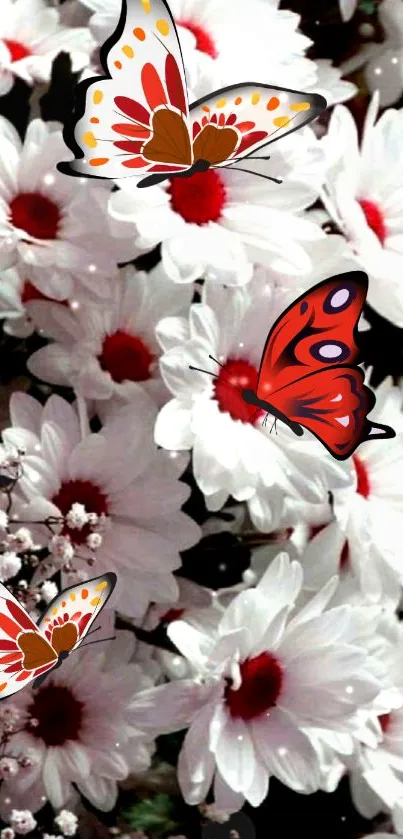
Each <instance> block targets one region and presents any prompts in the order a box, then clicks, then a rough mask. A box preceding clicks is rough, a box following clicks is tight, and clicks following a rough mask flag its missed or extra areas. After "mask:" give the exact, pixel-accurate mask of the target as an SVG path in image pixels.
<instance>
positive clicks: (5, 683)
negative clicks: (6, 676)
mask: <svg viewBox="0 0 403 839" xmlns="http://www.w3.org/2000/svg"><path fill="white" fill-rule="evenodd" d="M7 685H8V682H3V684H1V685H0V693H1V691H2V690H4V688H6V687H7Z"/></svg>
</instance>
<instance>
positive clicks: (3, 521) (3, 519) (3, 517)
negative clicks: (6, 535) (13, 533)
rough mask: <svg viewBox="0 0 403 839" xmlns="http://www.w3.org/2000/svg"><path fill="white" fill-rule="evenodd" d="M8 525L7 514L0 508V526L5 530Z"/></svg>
mask: <svg viewBox="0 0 403 839" xmlns="http://www.w3.org/2000/svg"><path fill="white" fill-rule="evenodd" d="M7 526H8V515H7V513H6V511H5V510H0V528H1V529H2V530H5V529H6V528H7Z"/></svg>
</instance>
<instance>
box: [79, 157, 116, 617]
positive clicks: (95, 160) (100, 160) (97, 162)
mask: <svg viewBox="0 0 403 839" xmlns="http://www.w3.org/2000/svg"><path fill="white" fill-rule="evenodd" d="M108 161H109V157H92V158H91V160H89V161H88V163H89V164H90V166H104V165H105V163H108ZM70 597H71V594H70ZM71 599H72V600H73V599H74V598H73V597H71Z"/></svg>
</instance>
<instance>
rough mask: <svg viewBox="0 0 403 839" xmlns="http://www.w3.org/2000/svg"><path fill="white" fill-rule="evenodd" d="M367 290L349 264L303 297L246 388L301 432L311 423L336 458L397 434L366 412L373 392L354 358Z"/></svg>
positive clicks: (281, 323) (254, 401)
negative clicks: (255, 378)
mask: <svg viewBox="0 0 403 839" xmlns="http://www.w3.org/2000/svg"><path fill="white" fill-rule="evenodd" d="M367 290H368V277H367V275H366V274H364V273H363V272H362V271H349V272H348V273H346V274H340V275H338V276H335V277H330V279H327V280H324V282H321V283H318V284H317V285H316V286H314V287H313V288H312V289H311V290H310V291H307V292H306V293H305V294H302V295H301V297H298V299H297V300H295V301H294V303H292V304H291V306H289V307H288V308H287V309H286V310H285V312H283V314H282V315H280V317H279V318H278V319H277V320H276V322H275V324H274V326H273V327H272V328H271V330H270V332H269V334H268V337H267V340H266V345H265V348H264V350H263V355H262V360H261V363H260V369H259V376H258V382H257V388H256V393H255V392H254V391H253V390H243V391H241V392H242V397H243V399H244V400H245V402H247V403H248V404H249V405H256V407H257V408H258V409H263V410H264V411H266V412H267V413H268V414H272V415H273V416H274V417H275V418H276V419H280V420H282V422H284V423H285V424H286V425H288V426H289V428H291V430H292V431H294V433H295V434H298V436H301V435H302V434H303V428H302V427H304V428H307V429H308V430H309V431H311V432H312V434H314V435H315V437H317V438H318V440H320V441H321V443H323V445H324V446H325V447H326V448H327V450H328V451H329V452H330V453H331V454H332V455H333V457H335V458H337V460H346V459H347V458H348V457H350V456H351V455H352V454H353V452H354V451H355V449H356V448H357V446H359V445H360V443H363V442H364V441H365V440H376V439H380V438H385V439H387V438H390V437H395V436H396V435H395V432H394V431H393V429H392V428H390V427H389V426H388V425H381V424H380V423H376V422H371V421H370V420H368V419H367V414H369V412H370V411H371V410H372V408H373V407H374V405H375V396H374V394H373V393H372V391H371V390H370V389H369V388H368V387H366V385H364V373H363V372H362V370H361V369H360V368H359V367H357V366H356V365H357V362H358V355H359V351H358V346H357V337H358V329H357V324H358V320H359V317H360V314H361V312H362V309H363V306H364V303H365V298H366V294H367ZM210 357H211V356H210ZM214 360H215V359H214ZM218 363H219V362H218ZM191 369H193V370H197V369H199V368H196V367H192V368H191ZM201 372H207V371H206V370H203V371H201ZM210 375H214V374H210Z"/></svg>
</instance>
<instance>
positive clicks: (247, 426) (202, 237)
mask: <svg viewBox="0 0 403 839" xmlns="http://www.w3.org/2000/svg"><path fill="white" fill-rule="evenodd" d="M397 2H401V0H383V3H382V4H381V14H383V15H389V18H388V19H390V15H391V14H392V15H393V14H397V11H396V3H397ZM228 3H229V0H171V2H170V7H171V9H172V13H173V15H174V17H175V20H176V23H177V25H178V32H179V37H180V39H181V44H182V47H183V56H184V62H185V67H186V72H187V77H188V81H189V88H190V92H191V96H193V97H196V96H197V97H198V96H202V95H205V94H206V93H208V92H210V91H211V90H212V89H214V88H217V87H219V86H222V85H226V84H230V83H234V82H237V81H242V80H243V73H244V68H245V67H246V68H247V73H246V75H247V76H248V77H253V78H255V79H256V80H259V81H261V82H262V83H267V84H269V83H273V84H275V85H279V86H284V87H291V88H295V89H298V90H301V91H302V90H304V91H316V92H319V93H321V94H323V95H324V96H325V97H326V99H327V101H328V104H329V109H330V110H331V114H330V119H329V120H328V121H327V122H326V120H325V122H326V126H327V127H325V124H323V125H321V128H320V130H319V129H318V128H317V126H315V125H311V126H309V127H307V128H304V129H303V130H302V131H300V132H294V133H292V134H290V135H289V136H288V137H286V138H284V139H283V141H282V142H280V143H279V144H278V148H277V147H276V146H275V145H274V146H272V156H271V159H270V161H269V162H268V163H267V164H266V165H267V174H269V175H271V176H279V177H281V178H282V179H283V184H282V185H281V186H278V185H275V184H273V183H271V182H269V181H267V180H264V179H262V178H260V177H254V176H253V175H250V174H247V173H244V172H240V171H231V170H225V169H219V170H217V169H216V170H211V171H208V172H201V173H198V174H196V175H193V176H192V177H190V178H188V179H180V180H179V179H177V180H173V181H172V182H170V181H167V182H165V183H164V184H163V185H159V186H153V187H152V188H149V189H143V190H138V189H137V186H136V178H134V179H132V178H127V179H125V180H124V181H119V182H118V183H116V184H114V183H112V182H108V181H105V182H103V181H93V180H90V179H88V180H86V179H81V178H68V177H66V176H65V175H63V174H61V173H60V172H59V171H58V170H57V169H56V164H57V163H58V162H60V161H62V160H64V159H65V158H66V147H65V145H64V141H63V137H62V126H61V125H60V124H58V123H54V122H45V121H43V120H42V119H41V118H39V117H38V116H36V114H35V113H33V115H32V116H31V119H30V121H29V123H28V126H27V130H26V132H25V135H24V136H23V138H21V136H20V134H19V133H18V132H17V129H16V128H15V127H14V125H13V124H12V123H11V122H10V121H9V119H7V118H6V117H4V116H0V318H1V319H2V321H3V326H2V328H3V331H4V334H5V336H9V338H7V339H6V340H9V341H12V340H13V339H15V338H17V339H18V340H21V339H24V340H25V339H29V341H27V343H26V346H30V343H29V342H30V340H31V336H32V335H33V334H34V333H37V335H39V336H40V338H41V340H40V341H38V342H37V343H36V344H35V346H36V349H35V351H33V352H31V353H30V354H28V352H27V361H26V368H27V369H26V371H25V372H26V376H27V377H28V378H30V379H32V381H34V382H35V384H36V396H35V397H34V396H32V395H30V394H29V393H27V392H25V391H24V392H22V391H18V390H17V391H14V392H13V393H12V396H11V398H10V401H9V416H10V420H9V424H8V426H7V427H4V428H3V430H2V442H1V445H0V478H1V481H0V582H2V583H6V584H7V587H8V588H9V589H10V590H11V591H12V593H13V594H14V595H15V596H16V597H17V598H18V600H19V601H20V602H21V603H22V604H23V605H24V606H25V608H26V609H27V610H28V611H29V612H30V613H31V614H32V615H34V616H39V615H38V613H39V611H40V606H41V605H43V604H46V605H47V604H49V603H50V602H51V601H52V600H53V598H54V597H56V595H57V594H58V592H59V590H61V589H63V588H65V587H66V586H68V585H72V584H73V583H75V582H81V581H83V580H86V579H88V578H90V577H92V576H97V575H99V574H101V573H103V572H107V571H114V572H115V573H116V574H117V578H118V582H117V586H116V598H115V600H114V603H113V606H114V608H113V609H108V610H105V612H106V615H105V616H104V615H103V616H102V619H101V620H102V628H103V630H106V631H105V632H104V633H102V637H103V636H105V637H106V638H107V639H108V640H107V641H105V642H104V643H103V644H100V645H99V646H97V647H95V646H94V647H92V648H91V651H88V652H87V650H82V651H81V652H78V654H77V656H76V659H75V661H73V660H71V661H70V660H69V661H67V662H65V663H64V664H63V666H62V667H61V668H60V669H58V670H57V671H55V672H54V673H52V674H51V675H50V676H49V678H48V680H47V681H46V682H45V684H44V685H42V686H41V687H40V688H38V689H36V690H34V689H32V688H31V687H28V688H26V689H25V690H23V691H21V693H18V694H17V695H15V696H13V697H12V698H11V699H8V700H6V701H5V702H4V703H2V704H1V707H0V781H1V783H0V815H1V818H2V819H3V821H4V824H6V825H7V826H6V827H4V829H3V830H2V831H1V834H0V837H1V839H14V837H15V836H18V835H24V834H28V833H31V832H32V831H34V830H35V829H36V828H37V823H38V824H39V823H40V816H39V813H40V811H41V809H42V808H43V806H44V804H45V803H46V802H50V804H51V805H52V806H53V808H54V809H55V811H57V813H58V814H57V815H56V816H55V819H54V824H55V826H56V828H55V830H56V832H57V836H58V837H60V835H63V836H65V837H67V836H73V835H75V834H76V831H77V830H78V826H77V825H78V822H77V816H76V815H75V810H76V807H78V804H79V801H80V795H81V796H84V797H85V799H87V800H88V801H90V802H91V804H92V805H93V806H94V807H96V808H97V809H98V810H100V811H107V810H111V809H112V808H113V807H114V806H115V804H116V801H117V796H118V789H119V783H121V782H123V781H125V780H127V778H128V777H129V776H130V775H132V774H135V773H136V774H137V773H142V772H144V771H146V770H147V769H148V768H149V766H150V762H151V758H152V755H153V753H154V750H155V740H156V738H157V737H158V736H159V735H162V734H168V733H173V732H175V731H179V730H183V729H187V733H186V736H185V739H184V743H183V746H182V749H181V752H180V756H179V761H178V768H177V773H178V780H179V785H180V788H181V791H182V794H183V797H184V799H185V800H186V802H187V803H188V804H190V805H198V806H199V808H200V813H201V814H202V815H203V817H206V818H209V819H211V820H214V821H216V822H217V823H220V822H222V823H223V824H225V823H226V822H227V821H228V819H229V816H230V814H232V813H234V812H236V811H238V810H239V809H240V808H241V807H242V806H243V804H244V802H245V801H246V802H248V803H249V804H250V805H252V806H253V807H258V806H259V805H260V804H261V803H262V802H263V801H264V800H265V799H266V797H267V795H268V791H269V781H270V778H271V777H272V776H274V777H275V778H277V779H278V780H279V781H281V782H282V783H283V784H285V785H286V786H288V787H289V788H291V789H292V790H294V791H296V792H300V793H311V792H314V791H317V790H324V791H326V792H332V791H334V790H335V789H336V787H337V786H338V784H339V782H340V780H341V778H342V777H343V776H345V775H348V776H349V778H350V787H351V795H352V798H353V801H354V804H355V807H356V808H357V810H358V811H359V812H360V813H361V814H363V815H364V816H365V817H366V818H373V817H374V816H375V815H376V814H377V813H380V812H383V813H386V814H387V816H388V817H390V819H391V820H392V823H393V828H394V829H395V830H396V833H397V834H403V746H402V743H403V664H402V662H403V630H402V626H401V624H400V622H399V617H398V615H399V607H400V605H401V600H402V585H403V557H402V551H401V533H402V532H403V486H402V469H403V412H402V405H403V394H402V392H401V388H400V385H399V384H398V383H397V382H396V381H392V379H391V378H385V379H384V380H383V382H382V383H381V385H380V386H379V387H378V388H377V394H376V395H377V402H376V407H375V408H374V410H373V412H372V414H371V418H373V419H374V421H377V422H381V423H387V424H389V425H391V426H393V428H394V429H395V431H396V437H395V438H394V439H391V440H388V442H387V443H385V441H382V440H373V441H371V442H367V443H365V444H363V445H361V446H360V447H359V449H358V451H357V453H356V454H354V456H353V457H352V458H350V460H347V461H345V462H342V463H340V462H339V461H336V460H335V459H334V458H332V457H331V455H330V454H329V453H328V452H327V450H326V449H325V448H324V447H323V446H321V444H320V443H319V442H318V441H317V440H316V439H315V438H314V437H313V436H312V435H310V434H309V433H308V432H304V435H303V437H298V438H297V437H296V436H295V435H293V434H292V432H291V431H290V430H289V429H288V428H287V427H285V426H281V428H279V429H278V433H277V434H272V433H271V432H270V427H266V426H264V425H262V423H261V419H259V418H256V412H255V408H254V407H253V406H250V405H247V404H246V403H245V402H244V401H243V400H242V398H241V396H240V395H239V389H238V385H239V387H242V388H250V389H254V388H255V387H256V381H257V375H258V369H259V363H260V358H261V354H262V350H263V347H264V343H265V339H266V336H267V334H268V332H269V329H270V327H271V326H272V324H273V323H274V321H275V320H276V318H277V317H278V316H279V314H280V313H281V312H282V311H283V310H284V309H285V308H286V307H287V306H288V305H289V304H290V303H291V302H292V301H293V300H294V299H295V298H296V297H297V296H298V295H299V294H301V293H303V292H304V291H306V290H307V289H309V288H310V287H312V286H313V285H314V284H315V283H317V282H319V281H320V280H322V279H325V278H327V277H330V276H332V275H336V274H339V273H343V272H345V271H348V270H352V269H361V270H365V271H366V272H367V273H368V276H369V294H368V302H369V304H370V306H371V308H372V310H373V311H374V312H375V313H376V315H377V316H381V317H382V318H384V319H386V320H387V321H389V325H393V327H398V328H402V327H403V283H402V275H403V158H402V154H401V146H402V136H403V109H392V108H388V109H386V110H384V111H383V112H382V113H381V114H379V108H380V105H379V96H378V94H377V93H376V92H374V95H373V97H372V98H370V101H369V104H368V108H367V113H366V119H365V124H364V128H363V131H362V132H361V134H360V137H359V133H358V128H357V126H356V123H355V120H354V118H353V115H352V111H351V110H350V108H349V105H348V104H347V105H346V104H343V103H345V102H348V101H349V100H350V99H351V98H352V97H353V96H354V95H355V93H356V88H355V86H354V85H353V84H352V83H351V82H349V81H346V80H344V79H343V78H342V72H341V70H340V69H339V68H336V67H334V66H333V65H332V64H331V62H330V61H327V60H318V61H315V60H313V59H311V58H308V57H307V51H308V48H309V47H310V45H311V41H310V40H309V39H308V38H307V37H306V36H304V35H303V34H302V33H301V31H300V29H299V25H300V18H299V16H298V15H297V14H296V13H294V12H291V11H288V10H284V9H283V8H281V9H280V8H279V6H280V3H279V2H277V0H248V4H247V6H248V8H247V13H246V11H245V3H244V1H243V0H231V15H230V16H229V15H228ZM2 4H3V5H4V6H5V8H4V9H3V5H2V9H1V11H2V15H1V20H0V114H1V113H2V101H4V99H3V97H5V96H6V95H7V94H8V93H9V92H10V91H12V90H13V86H14V85H15V84H16V80H17V79H19V80H22V81H23V82H25V83H26V84H27V85H31V86H35V85H36V84H37V83H38V82H40V83H42V84H46V83H48V82H49V80H50V76H51V68H52V61H53V59H54V58H55V56H56V55H57V54H58V53H59V52H61V51H64V52H68V53H69V54H70V56H71V59H72V66H73V70H74V71H77V72H81V73H82V78H88V77H90V76H92V75H94V74H95V73H96V72H98V71H99V68H97V58H96V56H97V52H98V47H99V46H100V44H102V43H103V41H104V40H105V38H106V37H107V36H108V35H110V34H111V32H112V31H113V30H114V29H115V27H116V23H117V20H118V15H119V8H120V3H119V0H69V2H66V3H63V5H61V6H60V8H59V7H58V6H57V4H55V3H51V2H47V0H2ZM283 5H284V4H281V6H282V7H283ZM356 5H357V4H356V3H355V2H354V0H340V15H341V19H342V20H344V21H350V20H351V19H352V17H353V15H354V13H355V7H356ZM401 23H402V26H401V31H403V18H402V19H401ZM268 43H270V50H269V51H268V46H267V45H268ZM402 43H403V37H402ZM385 49H386V47H385ZM388 49H389V47H388ZM391 49H392V47H391ZM396 49H397V47H396ZM241 51H242V56H243V58H242V62H240V61H239V56H240V54H241ZM400 52H401V53H402V57H403V48H402V47H400ZM399 55H400V53H399ZM368 57H369V59H370V61H375V60H377V59H376V56H375V55H374V53H372V52H371V51H370V53H369V54H368ZM364 60H365V58H363V56H361V57H360V61H364ZM399 61H400V59H399ZM393 66H394V65H393ZM367 72H368V73H369V72H370V70H367ZM402 87H403V83H402ZM400 92H401V91H398V94H399V95H400ZM381 93H382V91H381ZM383 94H384V91H383ZM396 98H397V96H396ZM33 100H34V97H33ZM383 102H384V99H382V97H381V104H382V103H383ZM387 104H391V103H390V102H388V103H387ZM195 189H197V200H195V197H194V195H195V193H194V190H195ZM157 246H158V247H159V248H160V258H159V256H158V254H157V255H156V251H155V249H156V248H157ZM151 252H152V257H150V263H149V264H150V265H151V264H152V265H153V266H154V267H152V268H151V269H150V270H145V269H143V268H142V269H141V270H140V269H138V268H136V267H135V265H134V263H136V265H138V264H139V263H138V258H139V257H142V258H143V257H145V261H144V259H142V260H141V264H142V265H144V264H147V255H149V254H151ZM158 260H159V261H158ZM156 262H157V264H155V263H156ZM128 263H131V264H128ZM122 265H124V266H125V267H121V266H122ZM368 328H370V327H369V325H368V324H367V323H365V322H362V323H361V324H360V329H362V330H363V331H364V330H368ZM391 328H392V326H391ZM38 347H39V348H38ZM209 356H212V357H213V358H215V359H217V360H218V362H219V364H220V365H221V366H220V367H217V369H215V365H214V362H213V361H211V359H210V358H209ZM210 365H211V372H213V373H214V374H215V378H212V377H210V376H208V375H206V374H204V373H202V372H198V371H197V370H196V371H195V370H190V369H189V368H190V367H191V366H192V367H195V368H199V369H200V368H202V369H209V366H210ZM228 381H230V382H231V383H232V384H233V385H235V387H233V388H231V387H229V386H228ZM53 387H57V389H58V392H57V393H56V392H52V388H53ZM63 388H64V390H62V392H63V393H64V394H65V397H62V396H60V395H59V392H60V389H63ZM41 394H42V397H43V398H42V397H41ZM37 397H38V398H37ZM189 475H191V479H192V483H193V485H195V486H196V489H197V492H198V494H199V496H201V497H202V499H203V502H204V504H205V508H206V511H207V512H206V517H207V521H206V522H205V524H204V525H203V527H200V526H199V524H198V523H196V521H195V520H194V519H193V518H192V515H191V513H190V512H189V509H190V506H189V507H187V508H186V511H185V510H184V509H183V507H184V505H185V504H186V502H187V501H188V499H189V497H190V493H191V490H190V486H189V484H188V482H187V478H188V476H189ZM184 477H185V478H186V480H184ZM224 506H225V512H228V513H229V512H231V513H234V517H233V522H234V523H233V525H232V533H233V536H234V537H235V538H239V541H242V540H243V539H244V538H245V537H244V534H245V533H248V534H249V536H250V533H251V531H252V532H253V534H254V535H255V536H256V537H259V538H258V539H256V540H255V541H259V540H260V543H261V544H260V546H259V547H257V548H256V547H255V548H254V549H253V550H252V556H251V562H250V568H248V569H247V570H246V571H245V573H244V574H243V575H242V572H240V573H239V579H238V581H237V582H236V583H235V584H234V585H226V586H225V587H224V585H223V586H221V587H220V586H218V587H217V588H218V590H217V591H214V592H213V591H212V590H210V589H208V588H207V587H204V586H202V585H198V584H196V583H195V582H193V581H192V580H191V579H187V578H186V577H185V576H181V575H180V573H179V575H178V574H177V573H175V572H178V571H179V572H180V571H181V568H182V558H183V553H184V552H188V551H190V550H191V549H192V548H194V547H195V546H197V545H198V543H199V542H200V540H201V539H202V537H207V536H210V537H211V538H213V537H212V536H211V534H214V533H217V532H220V530H230V529H231V527H230V525H229V524H228V523H227V522H224V518H221V519H220V518H219V517H220V516H221V515H222V511H223V508H224ZM234 510H235V512H234ZM213 514H214V515H213ZM215 516H216V517H215ZM201 547H202V546H201ZM199 556H200V554H199ZM187 567H188V566H187ZM182 570H183V568H182ZM198 570H200V569H198ZM227 570H228V561H227V559H226V560H225V561H223V562H222V563H221V564H220V565H219V568H218V572H221V571H222V572H223V575H224V572H225V571H227ZM56 574H57V575H58V576H57V577H56V579H55V575H56ZM189 576H190V577H191V574H189ZM223 579H224V576H223ZM56 580H57V582H56ZM37 610H38V611H37ZM116 612H118V614H119V616H120V618H121V619H123V621H124V622H125V623H124V625H125V626H126V627H127V628H126V629H119V630H116V631H115V628H114V627H115V618H116ZM120 625H122V624H120ZM156 626H158V627H159V628H162V627H165V628H166V630H167V635H168V637H169V640H170V641H171V642H172V643H173V644H174V645H175V647H176V650H177V652H176V653H172V652H171V651H170V650H161V649H156V648H153V647H152V646H150V645H148V646H147V645H144V644H142V643H140V642H139V641H137V640H136V638H135V634H134V632H133V631H132V630H134V629H137V630H138V629H139V628H140V629H141V631H142V632H145V631H147V630H149V629H150V627H151V628H152V629H154V628H155V627H156ZM114 632H115V634H116V638H115V639H114V640H109V639H110V636H111V635H113V634H114ZM168 646H169V645H168ZM145 647H146V649H145ZM8 649H10V648H8ZM170 649H172V648H170ZM6 650H7V648H5V649H4V651H3V649H2V650H1V656H3V653H4V654H5V657H4V658H3V657H0V667H1V668H2V669H3V667H5V666H6V665H10V662H11V663H12V662H13V658H12V655H13V654H12V653H11V657H10V654H9V655H7V652H6ZM14 661H15V659H14ZM112 707H113V714H112V713H111V708H112ZM211 788H212V789H213V794H214V801H213V802H212V801H211V799H209V803H208V804H207V803H206V800H207V797H208V794H209V792H210V790H211ZM66 807H69V809H68V810H67V809H66ZM27 808H28V809H27ZM70 808H71V809H70ZM77 812H78V810H77ZM38 829H39V828H38ZM51 830H52V828H51ZM44 835H45V834H44ZM46 835H47V836H48V839H50V835H49V834H46ZM132 835H133V834H132ZM139 835H140V834H139ZM177 839H180V837H177Z"/></svg>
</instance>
